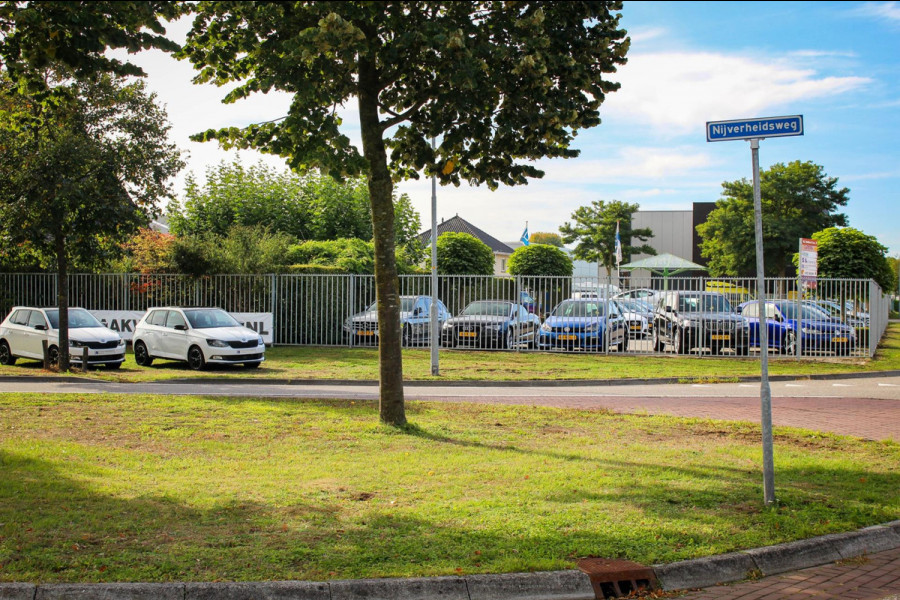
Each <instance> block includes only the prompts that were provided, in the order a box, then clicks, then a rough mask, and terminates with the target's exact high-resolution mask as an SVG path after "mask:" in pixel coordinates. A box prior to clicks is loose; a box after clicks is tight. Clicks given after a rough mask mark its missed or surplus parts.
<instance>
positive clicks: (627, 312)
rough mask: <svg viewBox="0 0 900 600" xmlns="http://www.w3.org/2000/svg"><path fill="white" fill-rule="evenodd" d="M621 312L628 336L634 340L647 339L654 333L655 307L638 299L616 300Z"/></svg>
mask: <svg viewBox="0 0 900 600" xmlns="http://www.w3.org/2000/svg"><path fill="white" fill-rule="evenodd" d="M615 302H616V303H617V304H618V305H619V310H620V312H621V313H622V316H623V317H624V318H625V323H626V324H627V327H628V335H629V337H631V338H632V339H635V338H646V337H649V336H650V335H651V334H652V333H653V307H652V306H650V305H649V304H647V303H646V302H644V301H643V300H638V299H637V298H621V297H620V298H616V299H615Z"/></svg>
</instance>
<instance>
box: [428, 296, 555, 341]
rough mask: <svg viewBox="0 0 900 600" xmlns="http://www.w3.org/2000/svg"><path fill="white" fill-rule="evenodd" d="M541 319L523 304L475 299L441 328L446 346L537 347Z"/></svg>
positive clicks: (442, 339)
mask: <svg viewBox="0 0 900 600" xmlns="http://www.w3.org/2000/svg"><path fill="white" fill-rule="evenodd" d="M540 327H541V319H540V318H539V317H537V316H536V315H533V314H531V313H529V312H528V309H526V308H525V307H524V306H523V305H521V304H515V303H513V302H507V301H505V300H476V301H475V302H471V303H469V305H468V306H466V307H465V308H464V309H463V310H462V312H461V313H459V314H458V315H457V316H455V317H453V318H451V319H448V320H447V321H446V322H445V323H444V326H443V327H442V328H441V343H442V344H443V345H445V346H479V347H481V348H506V349H512V348H518V347H520V346H522V345H526V346H529V347H534V345H535V344H536V343H537V337H538V332H539V330H540Z"/></svg>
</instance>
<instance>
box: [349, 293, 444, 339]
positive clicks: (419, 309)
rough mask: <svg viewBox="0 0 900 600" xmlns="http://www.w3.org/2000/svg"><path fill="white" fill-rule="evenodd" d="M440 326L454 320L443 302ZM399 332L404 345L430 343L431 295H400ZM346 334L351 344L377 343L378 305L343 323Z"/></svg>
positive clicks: (438, 307) (439, 318)
mask: <svg viewBox="0 0 900 600" xmlns="http://www.w3.org/2000/svg"><path fill="white" fill-rule="evenodd" d="M437 309H438V327H442V326H443V325H444V323H445V322H446V321H447V319H449V318H450V317H452V316H453V315H451V314H450V311H449V310H447V307H446V306H444V303H443V302H441V301H440V300H438V301H437ZM400 329H401V332H402V336H403V337H402V340H403V345H404V346H411V345H413V344H427V343H428V342H430V341H431V296H400ZM344 334H345V336H346V337H347V338H348V339H349V341H350V343H351V344H352V345H365V344H377V343H378V303H377V302H373V303H372V304H371V305H370V306H369V307H368V308H367V309H366V310H364V311H363V312H360V313H356V314H355V315H353V316H352V317H348V318H347V320H346V321H344Z"/></svg>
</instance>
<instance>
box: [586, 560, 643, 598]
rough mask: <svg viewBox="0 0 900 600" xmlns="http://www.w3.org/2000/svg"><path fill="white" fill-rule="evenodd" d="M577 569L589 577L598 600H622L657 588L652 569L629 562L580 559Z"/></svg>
mask: <svg viewBox="0 0 900 600" xmlns="http://www.w3.org/2000/svg"><path fill="white" fill-rule="evenodd" d="M578 568H579V569H581V570H582V571H583V572H585V573H587V575H588V577H590V579H591V586H592V587H593V588H594V596H596V597H597V598H598V599H601V598H622V597H624V596H628V595H629V594H633V593H635V592H640V591H643V590H652V589H656V587H657V582H656V575H655V574H654V573H653V569H651V568H650V567H645V566H644V565H641V564H638V563H636V562H631V561H629V560H619V559H608V558H582V559H581V560H579V561H578Z"/></svg>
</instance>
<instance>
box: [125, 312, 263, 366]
mask: <svg viewBox="0 0 900 600" xmlns="http://www.w3.org/2000/svg"><path fill="white" fill-rule="evenodd" d="M132 343H133V347H134V360H135V362H136V363H137V364H138V365H140V366H142V367H149V366H150V365H151V364H153V361H154V360H155V359H157V358H164V359H168V360H180V361H185V362H187V365H188V367H190V368H191V369H193V370H195V371H198V370H200V369H203V368H205V367H206V365H208V364H223V365H234V364H243V365H244V366H245V367H247V368H249V369H254V368H256V367H258V366H259V365H260V364H262V362H263V361H265V360H266V356H265V352H266V344H265V342H264V341H263V338H262V336H260V335H259V334H258V333H256V332H255V331H253V330H252V329H249V328H247V327H244V326H243V325H241V324H240V323H239V322H238V321H237V320H236V319H235V318H234V317H232V316H231V315H229V314H228V313H227V312H225V311H224V310H222V309H221V308H182V307H179V306H167V307H158V308H150V309H148V310H147V312H146V314H144V316H143V317H141V320H140V321H138V324H137V325H136V326H135V328H134V336H133V337H132Z"/></svg>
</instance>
